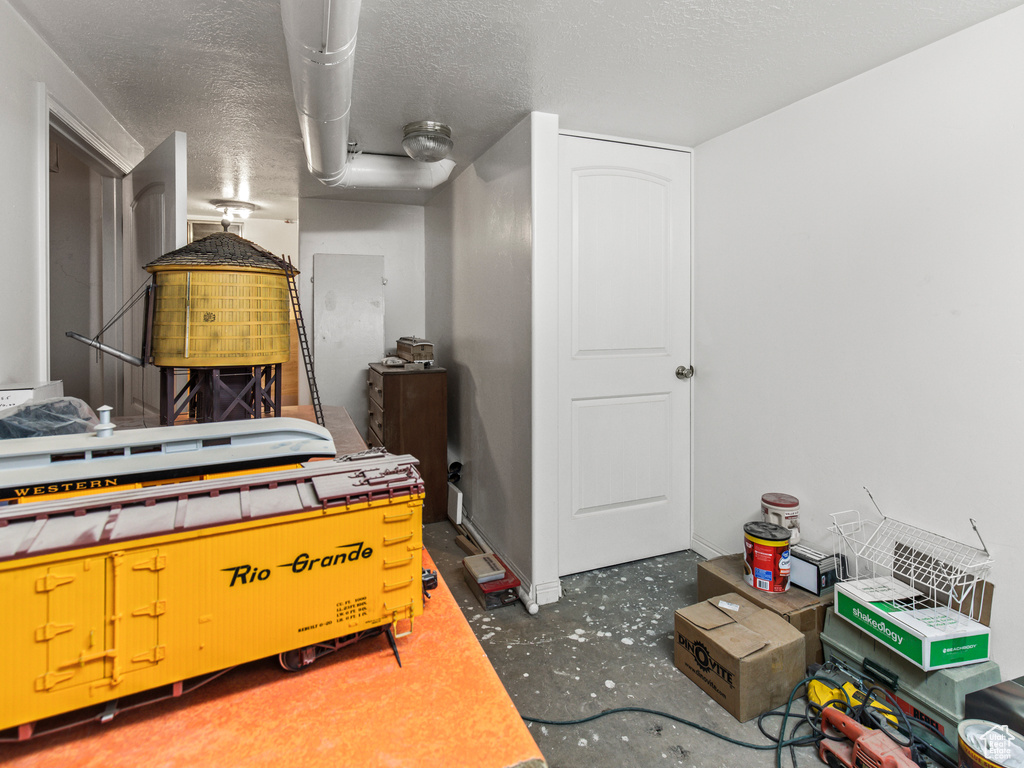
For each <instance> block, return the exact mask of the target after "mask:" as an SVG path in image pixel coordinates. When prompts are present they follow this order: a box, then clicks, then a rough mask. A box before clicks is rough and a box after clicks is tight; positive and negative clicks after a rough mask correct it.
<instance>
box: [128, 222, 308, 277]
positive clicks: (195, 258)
mask: <svg viewBox="0 0 1024 768" xmlns="http://www.w3.org/2000/svg"><path fill="white" fill-rule="evenodd" d="M172 266H174V267H177V266H181V267H228V268H232V267H234V268H238V269H270V270H276V271H280V272H285V273H288V272H290V273H292V274H296V275H297V274H298V273H299V270H297V269H295V267H293V266H292V265H291V264H289V263H288V262H287V261H285V260H284V259H282V258H280V257H278V256H275V255H274V254H272V253H271V252H270V251H268V250H267V249H266V248H261V247H260V246H258V245H256V243H252V242H250V241H248V240H246V239H245V238H242V237H239V236H238V235H235V234H232V233H231V232H216V233H214V234H212V235H207V236H206V237H204V238H202V239H200V240H196V241H195V242H193V243H189V244H188V245H186V246H185V247H184V248H179V249H178V250H176V251H171V252H170V253H165V254H164V255H163V256H161V257H160V258H158V259H154V260H153V261H151V262H149V264H147V265H146V269H150V268H152V267H172Z"/></svg>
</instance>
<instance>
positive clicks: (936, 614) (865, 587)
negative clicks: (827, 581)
mask: <svg viewBox="0 0 1024 768" xmlns="http://www.w3.org/2000/svg"><path fill="white" fill-rule="evenodd" d="M894 591H896V592H897V593H896V594H893V592H894ZM904 592H905V595H906V596H910V595H916V594H918V593H917V592H916V590H914V589H913V588H912V587H910V586H909V585H904V584H902V583H901V582H898V581H894V580H893V579H888V578H886V579H860V580H858V581H844V582H841V583H839V584H836V589H835V600H836V602H835V612H836V616H839V617H840V618H843V619H846V620H847V621H848V622H850V623H851V624H853V625H854V626H855V627H857V628H858V629H860V630H861V631H863V632H866V633H867V634H869V635H870V636H871V637H873V638H875V639H876V640H878V641H879V642H881V643H883V644H884V645H887V646H889V648H891V649H892V651H893V652H894V653H897V654H899V655H900V656H902V657H903V658H905V659H907V660H909V661H911V662H913V663H914V664H916V665H917V666H919V667H920V668H921V669H923V670H925V671H928V670H932V669H944V668H946V667H958V666H962V665H964V664H974V663H975V662H978V661H986V660H988V657H989V629H988V627H986V626H985V625H984V624H981V623H979V622H977V621H972V620H971V619H969V618H967V617H966V616H963V615H961V614H959V613H957V612H956V611H953V610H952V609H947V608H914V609H910V610H895V609H894V608H893V607H892V603H893V602H898V601H899V599H900V598H901V597H903V596H904Z"/></svg>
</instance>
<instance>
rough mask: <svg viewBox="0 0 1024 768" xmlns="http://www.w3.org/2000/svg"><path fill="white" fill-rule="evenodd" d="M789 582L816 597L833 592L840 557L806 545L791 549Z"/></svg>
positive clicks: (797, 545) (795, 546)
mask: <svg viewBox="0 0 1024 768" xmlns="http://www.w3.org/2000/svg"><path fill="white" fill-rule="evenodd" d="M789 554H790V558H789V581H790V583H791V584H793V585H795V586H797V587H800V588H801V589H806V590H807V591H808V592H812V593H813V594H815V595H823V594H825V593H826V592H831V591H832V590H833V588H834V587H835V585H836V563H837V561H838V559H839V557H840V556H839V555H830V554H826V553H825V552H820V551H818V550H816V549H813V548H812V547H808V546H806V545H805V544H794V545H793V546H792V547H790V548H789Z"/></svg>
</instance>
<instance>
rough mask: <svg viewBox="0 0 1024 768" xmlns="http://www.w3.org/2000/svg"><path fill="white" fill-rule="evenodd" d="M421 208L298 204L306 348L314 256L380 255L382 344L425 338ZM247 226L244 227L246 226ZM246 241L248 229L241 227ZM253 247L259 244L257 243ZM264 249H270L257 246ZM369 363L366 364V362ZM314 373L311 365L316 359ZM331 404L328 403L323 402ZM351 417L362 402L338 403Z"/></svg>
mask: <svg viewBox="0 0 1024 768" xmlns="http://www.w3.org/2000/svg"><path fill="white" fill-rule="evenodd" d="M423 222H424V209H423V207H422V206H419V205H390V204H386V203H352V202H341V201H337V200H317V199H301V200H299V245H298V251H299V255H298V260H296V259H295V258H294V257H293V259H292V261H293V262H295V263H296V266H298V268H299V270H300V272H301V274H300V275H299V277H298V285H299V299H300V301H301V303H302V314H303V319H304V320H305V323H306V332H307V334H309V339H310V344H312V343H313V333H314V332H315V329H314V328H313V327H312V321H313V305H312V300H313V292H312V284H311V282H310V281H311V279H313V278H314V277H315V276H314V274H313V257H314V256H315V255H316V254H320V253H322V254H337V255H339V256H340V255H344V254H349V255H360V256H383V257H384V277H385V279H386V280H387V284H386V285H385V286H384V340H385V343H386V345H387V349H386V350H381V355H383V354H384V353H385V351H387V352H389V353H394V351H395V349H396V341H397V340H398V339H399V338H400V337H401V336H424V337H425V331H424V327H425V319H424V306H425V287H424V255H423V254H424V245H423V242H424V240H423V238H424V223H423ZM249 223H251V220H250V221H249V222H246V225H248V224H249ZM243 233H244V236H245V237H246V238H247V239H253V238H252V237H250V230H249V229H247V228H243ZM254 242H258V241H255V240H254ZM260 245H263V247H265V248H268V249H269V248H270V246H268V245H265V244H263V243H260ZM367 362H370V361H369V360H368V361H367ZM314 370H315V360H314ZM299 378H300V387H301V388H302V389H301V391H300V398H299V402H301V403H308V402H309V392H308V389H306V384H305V377H304V376H300V377H299ZM324 404H325V405H331V403H324ZM340 405H343V406H344V407H345V408H346V409H348V411H349V413H352V414H355V413H361V412H363V411H365V410H366V401H365V399H364V398H360V400H359V402H356V401H352V402H349V403H340Z"/></svg>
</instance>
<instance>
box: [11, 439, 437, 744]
mask: <svg viewBox="0 0 1024 768" xmlns="http://www.w3.org/2000/svg"><path fill="white" fill-rule="evenodd" d="M422 498H423V486H422V481H421V480H420V478H419V475H418V473H417V472H416V469H415V459H413V458H412V457H409V456H398V457H396V456H389V455H386V454H384V455H381V454H377V455H376V456H372V455H371V456H368V457H346V458H343V459H338V460H335V461H321V462H311V463H310V464H308V465H306V466H305V467H302V468H300V469H294V470H283V471H271V472H265V473H261V474H258V475H247V476H242V477H235V478H221V479H218V480H207V481H197V482H185V483H178V484H173V485H165V486H157V487H154V488H148V489H141V490H137V491H123V492H114V493H104V494H96V495H94V496H86V497H78V498H71V499H63V500H59V501H48V502H39V503H37V504H32V505H18V506H12V507H7V508H4V509H3V510H0V616H3V617H4V620H3V623H4V627H3V631H2V632H0V665H2V673H0V680H2V682H3V684H2V686H0V732H3V731H5V730H8V729H14V731H15V732H16V736H15V738H28V737H29V736H31V735H32V733H33V729H34V728H35V724H36V723H37V722H40V726H42V723H41V721H45V720H46V719H47V718H53V717H54V716H56V715H60V714H62V713H67V712H71V711H72V710H79V709H81V708H87V707H92V706H94V705H97V704H103V703H104V702H112V701H114V700H117V699H122V698H123V697H126V696H131V695H132V694H137V693H139V692H142V691H149V690H151V689H155V688H158V687H161V686H167V685H171V684H175V683H179V682H180V681H183V680H187V679H190V678H196V677H199V676H202V675H208V674H210V673H213V672H216V671H218V670H223V669H224V668H227V667H232V666H235V665H237V664H240V663H243V662H246V661H251V660H253V659H258V658H262V657H265V656H272V655H275V654H280V655H281V661H282V664H283V665H284V666H286V667H287V668H296V667H298V666H301V665H302V664H303V663H306V662H308V661H311V660H312V659H313V658H315V656H316V655H317V648H318V644H325V643H330V642H331V641H334V643H335V646H337V641H336V638H341V637H346V636H350V635H354V634H356V633H360V632H364V631H366V630H370V629H373V628H386V629H387V631H388V632H389V635H390V638H391V639H392V641H393V638H394V632H393V630H394V629H396V628H398V626H399V625H398V623H399V622H405V623H403V625H402V629H410V630H411V623H412V619H413V618H414V617H415V616H418V615H420V614H421V613H422V611H423V588H422V578H421V575H422V557H421V556H422V546H423V545H422V527H421V526H422V517H421V510H422ZM407 625H408V626H407ZM111 711H113V710H111ZM10 732H11V731H10V730H8V733H10ZM8 738H10V736H8Z"/></svg>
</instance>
